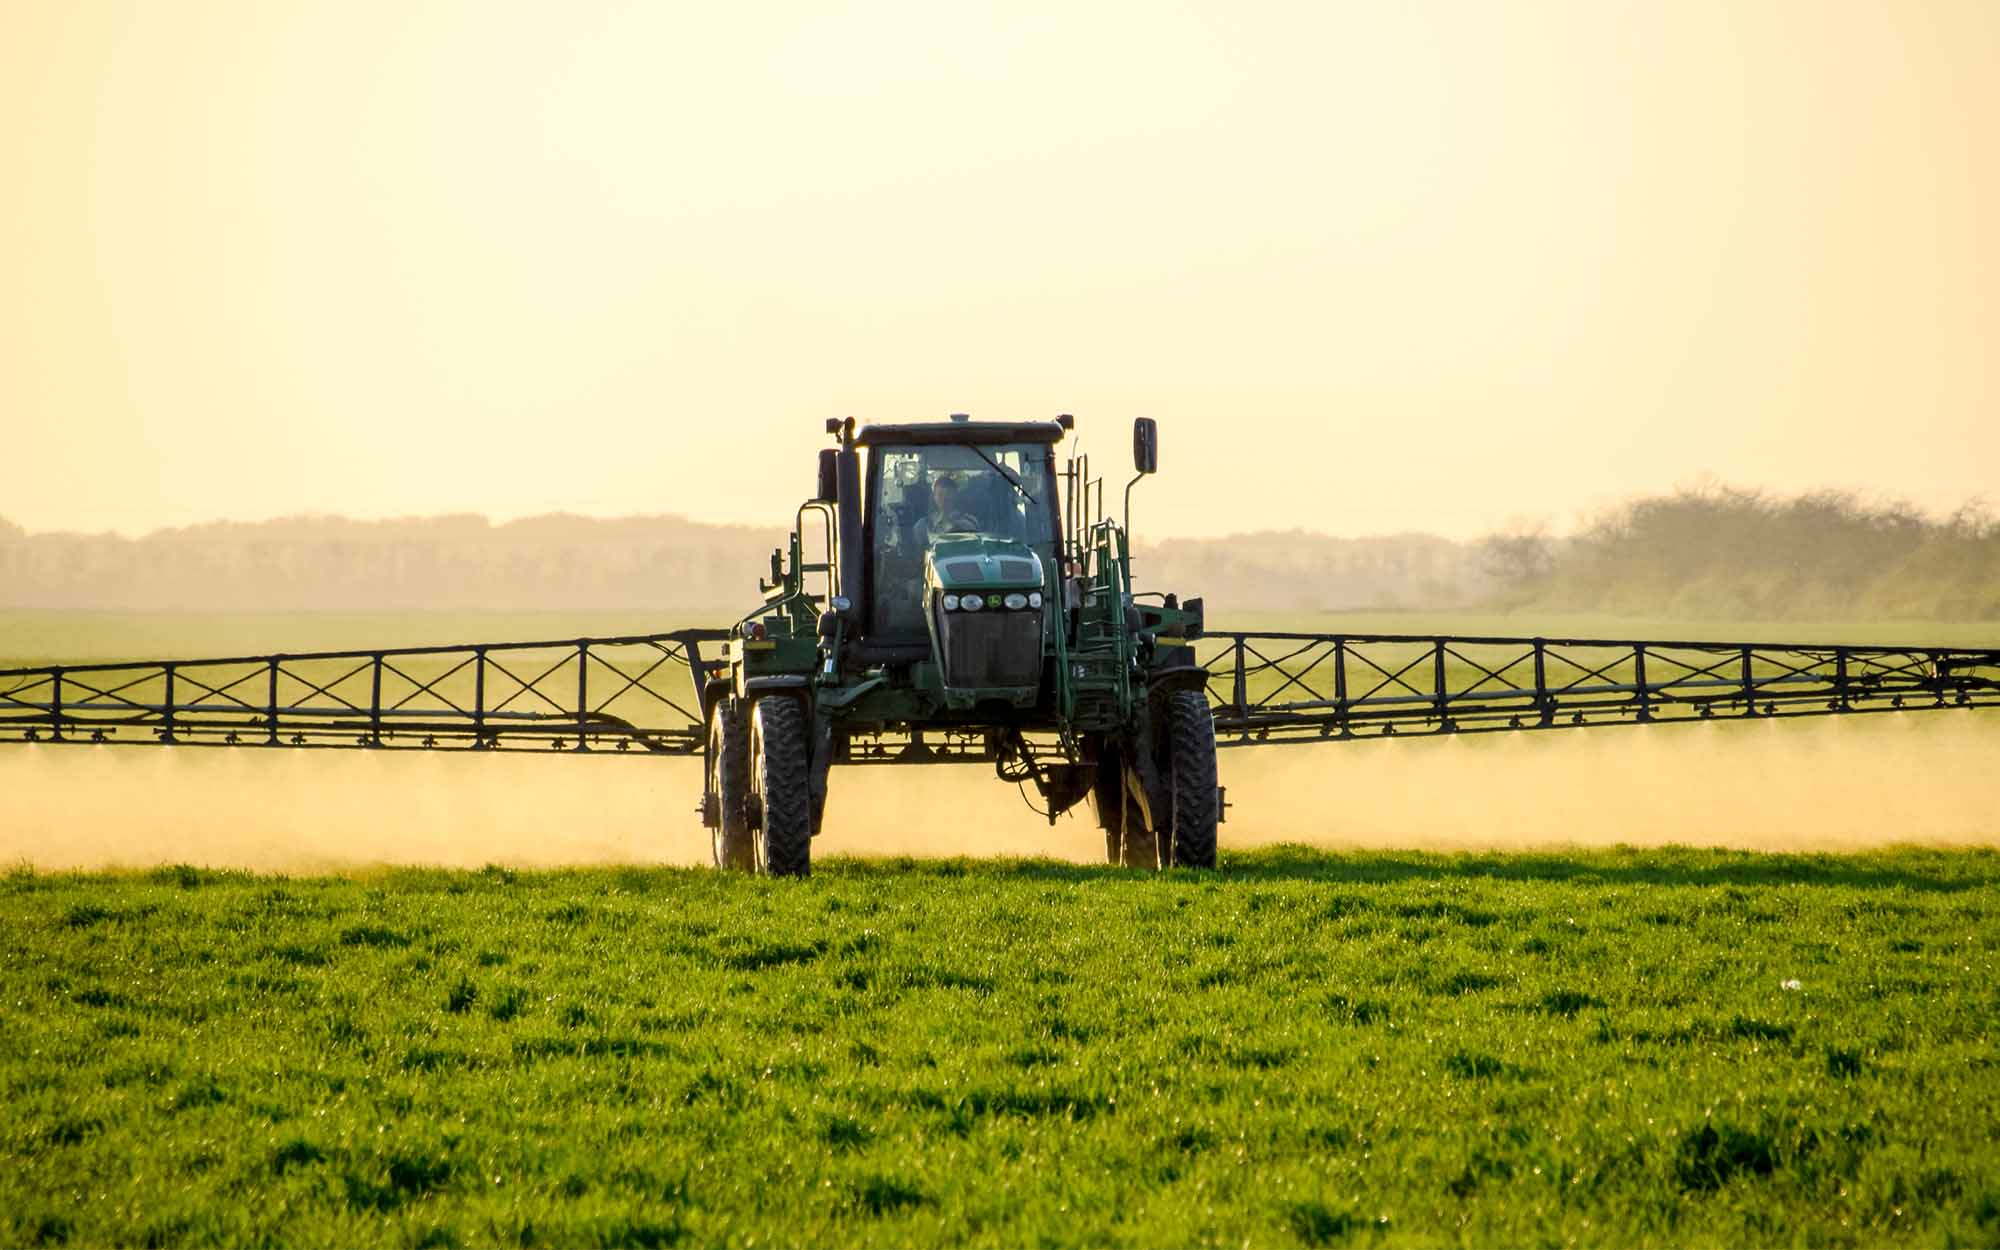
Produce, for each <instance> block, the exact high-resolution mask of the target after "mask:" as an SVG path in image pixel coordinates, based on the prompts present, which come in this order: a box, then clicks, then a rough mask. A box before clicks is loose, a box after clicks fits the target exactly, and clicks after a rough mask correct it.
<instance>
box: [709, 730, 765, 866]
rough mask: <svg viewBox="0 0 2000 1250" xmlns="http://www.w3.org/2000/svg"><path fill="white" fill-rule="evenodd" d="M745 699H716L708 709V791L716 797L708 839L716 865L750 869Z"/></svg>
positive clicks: (753, 859) (754, 855) (754, 861)
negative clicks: (713, 820) (713, 821)
mask: <svg viewBox="0 0 2000 1250" xmlns="http://www.w3.org/2000/svg"><path fill="white" fill-rule="evenodd" d="M747 719H748V718H746V717H745V716H744V715H743V700H741V699H738V698H735V697H734V696H731V695H724V696H723V697H721V698H719V699H717V700H716V701H715V702H714V704H713V705H711V706H710V708H709V710H708V792H709V793H710V794H711V795H713V796H714V797H715V804H716V811H715V823H714V824H712V825H710V826H709V831H708V832H709V843H710V846H711V849H712V850H713V851H714V852H715V866H716V867H717V868H733V869H736V870H738V871H742V872H747V871H749V870H750V869H752V868H755V867H756V866H757V851H756V848H755V847H753V846H752V845H751V838H750V811H749V805H748V800H749V798H750V726H749V724H748V723H747Z"/></svg>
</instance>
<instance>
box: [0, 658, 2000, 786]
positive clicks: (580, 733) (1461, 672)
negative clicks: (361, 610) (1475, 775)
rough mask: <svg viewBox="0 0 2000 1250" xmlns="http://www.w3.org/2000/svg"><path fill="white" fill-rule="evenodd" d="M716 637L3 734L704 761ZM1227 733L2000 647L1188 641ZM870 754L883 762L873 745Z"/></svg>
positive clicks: (1398, 729)
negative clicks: (707, 651) (708, 656)
mask: <svg viewBox="0 0 2000 1250" xmlns="http://www.w3.org/2000/svg"><path fill="white" fill-rule="evenodd" d="M727 637H728V635H727V633H726V631H723V630H679V631H675V632H672V633H663V634H638V635H630V636H625V637H618V638H578V639H570V640H560V641H545V642H512V643H492V644H486V645H470V646H450V647H402V648H390V649H381V650H369V651H322V652H313V653H308V654H288V655H263V656H243V657H236V658H232V659H220V660H173V661H145V662H119V663H102V664H71V665H52V666H47V667H40V668H19V669H11V670H4V671H0V742H8V741H13V742H23V741H28V742H36V741H40V742H100V743H161V744H182V745H202V746H268V747H302V748H324V747H349V748H355V747H367V748H379V749H472V750H535V751H550V750H558V751H587V752H596V751H613V752H632V751H633V750H634V749H635V748H636V749H637V750H638V751H639V752H640V753H644V754H668V755H688V754H698V753H699V752H700V751H701V750H702V747H703V733H702V725H701V687H702V683H703V680H704V678H705V677H706V676H707V675H708V674H709V672H710V670H711V668H712V667H713V665H714V661H713V660H704V659H703V656H702V647H703V645H704V644H710V645H712V644H717V643H720V642H722V641H723V640H724V639H726V638H727ZM1193 645H1194V647H1195V648H1196V660H1197V663H1198V664H1200V666H1201V667H1202V669H1203V670H1204V672H1205V674H1206V677H1207V691H1208V698H1209V703H1210V706H1211V707H1212V709H1213V711H1214V715H1215V726H1216V735H1217V738H1218V740H1219V742H1220V744H1221V745H1223V746H1243V745H1252V744H1257V743H1272V744H1278V743H1287V742H1309V741H1323V740H1352V739H1356V738H1362V737H1386V736H1392V735H1396V734H1452V733H1484V732H1493V731H1499V730H1516V729H1554V728H1576V727H1584V726H1593V725H1599V726H1601V725H1613V724H1648V723H1651V724H1661V723H1672V722H1681V721H1702V720H1713V719H1716V718H1722V717H1745V718H1751V717H1754V718H1775V717H1795V716H1825V715H1846V714H1859V713H1872V712H1892V711H1917V710H1927V709H1946V708H1977V707H1986V708H1990V707H1996V706H2000V648H1955V647H1880V646H1845V645H1831V646H1800V645H1796V644H1790V643H1770V644H1763V643H1716V642H1655V641H1617V640H1606V639H1582V638H1489V637H1460V636H1449V635H1446V636H1417V635H1394V634H1371V635H1364V634H1298V633H1235V632H1227V633H1211V634H1208V635H1206V636H1205V637H1203V638H1202V639H1200V640H1198V641H1197V642H1195V643H1194V644H1193ZM871 758H872V757H871Z"/></svg>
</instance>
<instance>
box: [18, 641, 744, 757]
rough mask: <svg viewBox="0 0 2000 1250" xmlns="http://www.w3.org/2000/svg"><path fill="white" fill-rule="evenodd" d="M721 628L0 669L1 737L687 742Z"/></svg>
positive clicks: (583, 746)
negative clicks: (708, 654)
mask: <svg viewBox="0 0 2000 1250" xmlns="http://www.w3.org/2000/svg"><path fill="white" fill-rule="evenodd" d="M727 637H728V634H727V632H726V631H723V630H705V629H684V630H679V631H676V632H673V633H665V634H636V635H630V636H626V637H619V638H578V639H573V640H565V641H555V642H509V643H492V644H486V645H474V646H454V647H399V648H390V649H383V650H374V651H319V652H312V653H307V654H297V655H259V656H241V657H236V658H232V659H222V660H168V661H146V662H142V663H108V664H71V665H60V666H53V667H48V668H29V669H14V670H11V671H5V672H0V741H5V740H8V739H12V740H14V741H23V740H25V741H30V742H33V741H83V742H104V743H120V742H126V743H131V742H153V743H165V744H189V745H204V746H239V745H262V746H287V747H379V748H392V749H393V748H403V749H409V748H417V749H425V748H429V749H439V748H453V747H457V748H467V749H473V750H522V749H526V750H539V751H548V750H558V751H561V750H572V751H575V750H582V751H592V750H604V749H608V750H615V751H631V750H632V749H633V748H635V747H636V748H639V749H641V750H643V751H646V752H652V753H663V754H682V755H684V754H690V753H695V752H699V751H700V750H701V749H702V731H701V714H700V708H701V682H702V678H703V676H704V674H705V671H706V668H705V663H704V661H703V659H702V654H701V648H702V644H704V643H719V642H721V641H722V640H724V639H725V638H727Z"/></svg>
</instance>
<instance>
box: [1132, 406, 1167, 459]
mask: <svg viewBox="0 0 2000 1250" xmlns="http://www.w3.org/2000/svg"><path fill="white" fill-rule="evenodd" d="M1132 467H1133V468H1135V469H1137V470H1138V471H1139V472H1141V473H1158V472H1159V471H1160V427H1159V425H1158V424H1156V423H1155V422H1154V420H1153V419H1152V418H1151V417H1140V418H1139V419H1138V420H1136V421H1134V422H1133V423H1132Z"/></svg>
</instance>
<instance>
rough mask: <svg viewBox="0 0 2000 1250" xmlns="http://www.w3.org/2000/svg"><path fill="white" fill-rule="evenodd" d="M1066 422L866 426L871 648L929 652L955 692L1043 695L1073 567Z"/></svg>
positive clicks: (866, 621) (884, 653)
mask: <svg viewBox="0 0 2000 1250" xmlns="http://www.w3.org/2000/svg"><path fill="white" fill-rule="evenodd" d="M1063 433H1064V430H1063V427H1061V426H1059V425H1057V424H1055V423H1054V422H1036V423H995V422H981V423H973V422H970V421H954V422H952V423H951V424H949V425H935V424H933V425H909V426H885V425H874V426H868V427H865V428H864V429H862V431H861V432H860V435H859V436H858V437H857V438H856V439H855V445H856V446H857V447H860V448H865V449H866V452H867V484H866V488H865V492H866V493H865V518H864V521H863V528H862V534H863V546H864V547H865V549H866V559H865V567H864V568H863V569H862V570H861V580H860V583H859V584H860V585H861V586H862V587H864V588H865V593H864V594H863V595H861V596H854V597H852V598H857V599H860V600H862V602H861V603H859V604H857V605H856V606H857V607H860V608H861V611H860V612H859V613H858V614H857V619H856V620H854V622H853V636H854V638H855V640H856V646H857V648H858V654H860V655H861V656H863V657H870V656H880V657H884V658H887V659H894V658H900V657H913V656H918V655H921V656H923V657H925V658H926V659H930V660H933V661H935V663H936V665H937V668H938V676H939V678H940V683H939V684H940V686H941V688H942V689H943V690H944V691H947V692H951V693H952V694H953V695H960V694H964V695H970V694H972V692H977V694H978V697H981V698H997V699H1000V700H1002V701H1005V702H1008V703H1012V704H1015V705H1024V704H1031V703H1033V702H1034V700H1035V695H1036V692H1037V689H1038V686H1039V682H1040V673H1041V666H1042V652H1043V622H1044V619H1045V618H1044V612H1045V609H1046V608H1047V605H1048V604H1049V603H1050V602H1051V601H1052V600H1053V599H1054V598H1055V587H1056V585H1057V574H1058V570H1059V568H1060V565H1059V559H1058V557H1059V551H1058V536H1059V535H1060V533H1061V523H1060V517H1059V515H1058V512H1057V506H1056V494H1057V486H1058V478H1057V474H1056V470H1055V464H1054V454H1055V451H1054V445H1055V442H1056V441H1057V440H1058V439H1059V438H1061V437H1062V435H1063ZM950 701H951V702H959V701H960V699H959V698H957V697H954V698H952V699H951V700H950Z"/></svg>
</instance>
